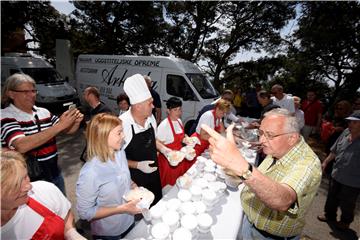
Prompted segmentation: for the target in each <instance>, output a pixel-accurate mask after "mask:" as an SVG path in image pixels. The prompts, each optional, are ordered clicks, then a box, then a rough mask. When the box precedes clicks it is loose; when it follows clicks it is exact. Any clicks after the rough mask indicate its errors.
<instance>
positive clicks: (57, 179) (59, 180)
mask: <svg viewBox="0 0 360 240" xmlns="http://www.w3.org/2000/svg"><path fill="white" fill-rule="evenodd" d="M51 182H52V183H53V184H55V186H57V187H58V188H59V189H60V191H61V192H62V193H63V194H64V195H65V197H66V190H65V182H64V178H63V176H62V174H61V172H60V173H59V175H58V176H56V177H54V178H53V179H52V180H51Z"/></svg>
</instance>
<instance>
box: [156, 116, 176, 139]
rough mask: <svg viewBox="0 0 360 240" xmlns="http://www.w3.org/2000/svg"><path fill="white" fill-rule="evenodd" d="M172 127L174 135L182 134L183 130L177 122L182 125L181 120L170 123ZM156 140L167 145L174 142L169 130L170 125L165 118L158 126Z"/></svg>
mask: <svg viewBox="0 0 360 240" xmlns="http://www.w3.org/2000/svg"><path fill="white" fill-rule="evenodd" d="M171 122H172V124H173V126H174V131H175V134H180V133H182V132H183V129H182V128H181V126H180V124H179V122H180V123H181V125H182V122H181V119H178V120H177V121H171ZM156 138H157V139H159V140H160V141H161V142H163V143H164V144H169V143H172V142H174V136H173V132H172V130H171V126H170V123H169V121H168V118H165V119H164V120H162V122H161V123H160V124H159V126H158V129H157V135H156Z"/></svg>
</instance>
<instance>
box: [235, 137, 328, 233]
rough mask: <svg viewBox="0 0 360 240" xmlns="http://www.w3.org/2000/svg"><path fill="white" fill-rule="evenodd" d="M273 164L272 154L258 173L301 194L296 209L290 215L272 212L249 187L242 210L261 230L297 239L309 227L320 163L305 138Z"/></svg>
mask: <svg viewBox="0 0 360 240" xmlns="http://www.w3.org/2000/svg"><path fill="white" fill-rule="evenodd" d="M272 163H273V158H272V156H269V155H268V156H267V157H266V158H265V160H264V161H263V162H262V163H261V165H260V166H259V167H258V170H259V171H260V172H262V173H263V174H264V175H266V176H267V177H269V178H271V179H272V180H274V181H276V182H278V183H281V184H286V185H288V186H290V187H291V188H292V189H294V191H295V192H296V195H297V200H296V202H295V204H294V206H292V207H291V208H289V209H288V210H287V211H286V212H280V211H277V210H273V209H270V208H269V207H267V206H266V205H265V204H264V203H263V202H262V201H261V200H260V199H259V198H258V197H257V196H256V195H255V193H253V192H252V191H251V189H250V188H249V187H248V186H246V185H245V187H244V189H243V191H242V193H241V203H242V207H243V209H244V212H245V214H246V216H247V217H248V219H249V221H250V222H251V223H253V224H254V225H255V226H256V227H257V228H258V229H261V230H263V231H266V232H268V233H270V234H273V235H276V236H281V237H291V236H297V235H299V234H300V233H301V231H302V229H303V227H304V225H305V213H306V211H307V210H308V208H309V206H310V204H311V202H312V200H313V199H314V197H315V194H316V192H317V189H318V187H319V185H320V181H321V165H320V160H319V159H318V157H317V156H316V154H315V153H314V152H313V151H312V150H311V148H310V147H309V145H307V144H306V143H305V141H304V139H303V138H301V141H300V142H299V143H298V144H297V145H295V146H294V147H293V148H292V149H291V150H290V151H289V152H288V153H287V154H285V156H283V157H282V158H280V159H279V160H277V161H276V162H275V164H274V165H272ZM271 165H272V166H271Z"/></svg>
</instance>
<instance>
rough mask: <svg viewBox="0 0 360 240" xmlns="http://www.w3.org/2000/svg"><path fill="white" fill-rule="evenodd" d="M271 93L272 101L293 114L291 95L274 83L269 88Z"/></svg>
mask: <svg viewBox="0 0 360 240" xmlns="http://www.w3.org/2000/svg"><path fill="white" fill-rule="evenodd" d="M271 94H272V95H273V97H271V99H272V100H273V103H274V104H275V105H278V106H279V107H281V108H285V109H287V110H288V111H289V112H290V113H291V114H292V115H295V106H294V99H293V97H292V96H289V95H288V94H285V93H284V89H283V87H282V86H281V85H279V84H275V85H274V86H272V88H271Z"/></svg>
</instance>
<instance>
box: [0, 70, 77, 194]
mask: <svg viewBox="0 0 360 240" xmlns="http://www.w3.org/2000/svg"><path fill="white" fill-rule="evenodd" d="M36 93H37V91H36V89H35V81H34V80H33V79H32V78H31V77H30V76H29V75H26V74H18V73H16V74H13V75H11V76H10V77H9V78H8V79H7V80H6V82H5V85H4V88H3V94H2V96H3V98H2V104H4V106H6V108H5V109H1V145H2V148H3V149H7V148H8V149H12V150H16V151H18V152H20V153H23V154H25V155H26V157H27V162H28V164H29V162H30V159H31V160H33V161H32V162H35V163H36V164H33V165H31V166H32V167H34V168H35V166H36V168H37V171H36V172H37V174H36V176H34V175H33V176H30V177H31V181H35V180H45V181H48V182H52V183H54V184H55V185H56V186H57V187H58V188H59V189H60V190H61V191H62V192H63V193H64V194H65V184H64V178H63V177H62V175H61V170H60V168H59V166H58V163H57V159H58V152H57V146H56V139H55V137H56V135H58V134H59V133H61V132H65V133H69V134H70V133H74V132H75V131H76V130H77V129H78V128H79V124H80V122H81V121H82V119H83V115H82V114H81V113H80V112H79V111H78V110H77V109H71V110H68V111H66V112H65V113H63V114H62V115H61V117H60V118H58V117H56V116H54V115H52V114H51V113H50V112H49V111H48V110H47V109H45V108H40V107H37V106H35V99H36ZM28 166H30V165H28ZM29 168H30V167H29ZM29 170H30V172H31V170H33V169H29Z"/></svg>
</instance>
